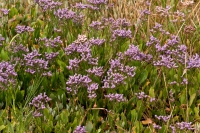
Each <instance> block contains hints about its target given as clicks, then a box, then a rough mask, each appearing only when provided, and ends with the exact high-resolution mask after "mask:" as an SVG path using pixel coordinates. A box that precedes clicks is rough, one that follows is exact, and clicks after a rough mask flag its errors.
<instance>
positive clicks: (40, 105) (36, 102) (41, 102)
mask: <svg viewBox="0 0 200 133" xmlns="http://www.w3.org/2000/svg"><path fill="white" fill-rule="evenodd" d="M49 101H51V98H49V97H48V96H47V95H46V93H45V92H44V93H43V94H42V93H40V94H39V95H38V96H36V97H34V98H33V100H32V101H31V102H30V103H29V105H32V106H33V107H34V108H35V112H34V113H33V116H34V117H39V116H42V114H41V111H42V110H43V109H45V108H46V107H45V104H46V103H48V102H49Z"/></svg>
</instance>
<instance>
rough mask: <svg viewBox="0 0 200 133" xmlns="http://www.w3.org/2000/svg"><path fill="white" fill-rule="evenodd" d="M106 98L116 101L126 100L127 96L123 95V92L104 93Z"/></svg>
mask: <svg viewBox="0 0 200 133" xmlns="http://www.w3.org/2000/svg"><path fill="white" fill-rule="evenodd" d="M104 96H105V98H108V99H109V100H110V101H114V100H116V101H117V102H123V101H125V98H124V96H123V94H117V93H116V94H108V95H104Z"/></svg>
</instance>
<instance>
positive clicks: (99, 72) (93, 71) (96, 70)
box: [86, 66, 103, 77]
mask: <svg viewBox="0 0 200 133" xmlns="http://www.w3.org/2000/svg"><path fill="white" fill-rule="evenodd" d="M86 72H88V73H91V74H94V75H96V76H99V77H100V76H102V75H103V67H97V66H94V67H93V68H92V69H91V68H89V69H88V70H86Z"/></svg>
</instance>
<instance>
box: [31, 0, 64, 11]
mask: <svg viewBox="0 0 200 133" xmlns="http://www.w3.org/2000/svg"><path fill="white" fill-rule="evenodd" d="M35 3H37V4H38V5H39V6H40V7H41V8H42V10H43V11H47V10H53V9H55V8H56V7H58V6H60V5H62V3H61V2H58V1H56V2H54V1H53V0H35Z"/></svg>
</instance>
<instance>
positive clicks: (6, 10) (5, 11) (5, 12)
mask: <svg viewBox="0 0 200 133" xmlns="http://www.w3.org/2000/svg"><path fill="white" fill-rule="evenodd" d="M1 11H2V12H3V15H8V13H9V11H10V9H3V8H2V9H1Z"/></svg>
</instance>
